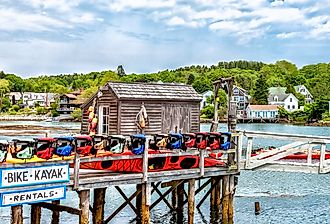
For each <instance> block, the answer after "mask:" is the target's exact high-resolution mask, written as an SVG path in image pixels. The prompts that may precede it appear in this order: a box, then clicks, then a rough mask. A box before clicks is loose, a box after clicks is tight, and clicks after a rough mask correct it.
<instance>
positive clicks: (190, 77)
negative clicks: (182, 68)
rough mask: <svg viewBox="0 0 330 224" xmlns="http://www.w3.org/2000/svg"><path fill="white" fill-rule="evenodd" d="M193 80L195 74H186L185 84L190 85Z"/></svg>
mask: <svg viewBox="0 0 330 224" xmlns="http://www.w3.org/2000/svg"><path fill="white" fill-rule="evenodd" d="M194 81H195V76H194V75H193V74H191V73H190V74H189V76H188V80H187V84H188V85H192V84H193V83H194Z"/></svg>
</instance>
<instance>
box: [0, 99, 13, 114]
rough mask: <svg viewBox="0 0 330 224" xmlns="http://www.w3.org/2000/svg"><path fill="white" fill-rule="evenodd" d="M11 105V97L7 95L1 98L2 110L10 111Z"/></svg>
mask: <svg viewBox="0 0 330 224" xmlns="http://www.w3.org/2000/svg"><path fill="white" fill-rule="evenodd" d="M10 107H11V102H10V99H9V98H7V97H3V98H0V111H1V112H5V111H8V110H9V108H10Z"/></svg>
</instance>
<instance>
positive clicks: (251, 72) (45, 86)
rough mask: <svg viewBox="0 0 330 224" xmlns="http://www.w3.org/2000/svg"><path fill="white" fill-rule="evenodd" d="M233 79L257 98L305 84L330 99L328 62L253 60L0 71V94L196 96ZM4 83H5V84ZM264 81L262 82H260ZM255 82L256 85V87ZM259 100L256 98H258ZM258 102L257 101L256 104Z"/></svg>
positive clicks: (319, 97)
mask: <svg viewBox="0 0 330 224" xmlns="http://www.w3.org/2000/svg"><path fill="white" fill-rule="evenodd" d="M230 76H234V77H235V82H236V85H238V86H240V87H242V88H244V89H247V90H249V91H250V94H251V95H252V96H255V95H258V91H259V90H260V89H261V88H268V87H270V86H284V87H288V89H289V90H290V89H292V87H293V86H294V85H299V84H304V85H305V86H306V87H307V88H308V89H309V90H310V92H311V93H312V94H313V96H314V97H315V98H316V99H321V98H322V99H330V63H329V64H327V63H320V64H315V65H307V66H304V67H302V68H301V69H298V68H297V66H296V65H294V64H292V63H290V62H287V61H278V62H276V63H275V64H264V63H262V62H254V61H232V62H219V63H218V64H217V65H212V66H200V65H197V66H195V65H193V66H189V67H182V68H178V69H175V70H164V71H160V72H157V73H149V74H127V75H124V71H123V69H122V70H121V71H120V72H119V73H118V72H114V71H102V72H91V73H88V74H76V73H75V74H67V75H52V76H38V77H35V78H28V79H22V78H21V77H20V76H19V74H16V75H14V74H6V73H5V71H4V72H0V92H2V93H5V92H8V91H19V92H27V91H31V92H45V91H47V92H55V93H65V92H70V91H73V90H77V89H84V90H87V91H85V95H86V96H87V95H89V94H91V93H92V92H94V91H95V90H96V89H97V87H98V86H101V85H104V84H105V83H106V82H108V81H111V80H114V81H124V82H156V81H162V82H179V83H187V84H191V85H192V86H193V87H194V88H195V89H196V90H197V91H198V92H199V93H203V92H205V91H207V90H210V89H212V82H213V81H214V80H217V79H218V78H220V77H230ZM5 80H8V82H7V81H5ZM263 80H266V81H265V82H262V81H263ZM259 81H261V82H259ZM256 83H258V85H256ZM257 98H258V97H256V99H257ZM256 103H258V102H256Z"/></svg>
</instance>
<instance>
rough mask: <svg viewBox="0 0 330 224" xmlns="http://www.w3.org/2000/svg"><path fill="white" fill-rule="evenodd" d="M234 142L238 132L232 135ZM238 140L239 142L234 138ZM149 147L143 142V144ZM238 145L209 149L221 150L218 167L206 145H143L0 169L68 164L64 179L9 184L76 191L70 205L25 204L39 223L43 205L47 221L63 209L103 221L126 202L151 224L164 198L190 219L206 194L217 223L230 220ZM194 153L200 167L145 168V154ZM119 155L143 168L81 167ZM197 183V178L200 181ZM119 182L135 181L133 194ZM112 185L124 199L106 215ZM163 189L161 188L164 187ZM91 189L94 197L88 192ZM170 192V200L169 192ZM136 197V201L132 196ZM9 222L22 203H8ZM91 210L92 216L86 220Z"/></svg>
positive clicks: (83, 223) (18, 221)
mask: <svg viewBox="0 0 330 224" xmlns="http://www.w3.org/2000/svg"><path fill="white" fill-rule="evenodd" d="M235 140H236V141H238V137H237V136H236V137H235ZM237 144H238V145H239V143H237ZM146 148H147V147H146ZM238 149H239V148H238V147H235V148H234V149H230V150H228V151H222V150H218V151H212V153H222V154H223V155H224V156H223V157H224V159H223V161H224V162H225V165H224V166H219V167H204V158H205V157H207V156H208V154H210V153H211V151H205V150H197V149H196V150H192V151H189V152H173V153H169V154H148V153H147V150H145V153H144V154H143V155H133V156H131V155H123V156H116V157H111V156H108V157H93V158H91V157H88V158H84V157H79V154H76V156H75V158H74V159H73V160H69V161H65V160H63V161H56V162H55V161H54V162H42V163H23V164H3V165H2V167H1V168H2V169H19V168H24V169H25V170H27V169H29V168H35V167H45V166H53V165H56V166H58V165H70V167H71V168H70V169H69V170H70V179H69V181H67V182H64V183H44V184H36V185H33V186H32V187H31V186H30V185H28V186H17V187H10V192H24V191H27V190H31V188H35V189H50V188H53V187H58V186H64V187H65V189H66V191H75V192H77V197H79V207H78V208H74V207H68V206H64V205H61V201H60V200H54V201H52V202H50V201H48V202H38V203H27V204H28V205H30V206H31V208H32V209H31V216H30V219H31V223H34V224H40V223H41V222H40V220H41V213H42V209H48V210H51V211H52V214H53V215H52V218H51V220H50V221H49V223H52V224H57V223H59V216H60V214H61V212H67V213H69V214H72V215H75V216H77V219H79V224H88V223H94V224H101V223H102V224H106V223H111V221H112V220H113V219H114V217H116V215H118V214H119V213H120V212H121V211H122V210H123V209H124V208H125V207H126V206H129V207H130V208H131V209H132V210H133V212H134V213H135V215H136V217H132V220H135V221H137V223H150V213H151V212H152V211H153V209H154V208H155V207H156V206H157V205H158V204H159V203H160V202H165V204H166V206H167V209H168V210H169V211H175V212H176V215H177V220H179V221H180V220H181V221H182V220H183V217H184V215H183V211H184V210H185V209H184V207H187V212H188V214H187V216H188V223H189V224H192V223H195V222H194V214H195V211H196V209H198V208H199V207H200V206H201V205H202V204H203V203H204V202H205V200H206V199H207V198H209V199H208V200H210V211H212V212H214V214H215V215H216V216H217V217H218V219H219V220H221V223H233V214H234V207H233V199H234V193H235V189H236V185H237V176H238V175H239V172H240V170H239V166H237V164H239V159H240V157H239V156H237V155H238ZM230 154H232V155H234V156H233V158H235V159H234V160H233V161H230V159H229V160H228V158H231V157H230V156H228V155H230ZM169 155H170V156H198V157H199V167H198V168H194V169H181V170H166V171H160V172H150V171H148V159H149V158H155V157H166V156H169ZM123 159H142V161H143V172H141V173H115V172H111V171H106V170H88V169H79V167H80V164H81V163H86V162H97V161H101V162H102V161H111V160H123ZM201 180H202V182H203V184H201V185H200V186H199V187H198V186H197V184H196V182H197V181H201ZM123 185H125V186H126V185H131V186H135V188H136V191H135V192H134V193H133V194H132V195H126V194H125V192H124V191H123V190H122V189H121V186H123ZM109 186H114V187H115V188H111V189H112V190H114V189H115V190H116V191H117V193H118V197H122V198H123V199H124V200H125V202H124V203H123V204H121V205H120V206H118V207H117V208H116V209H114V211H112V212H111V215H110V216H108V217H104V211H105V209H107V207H106V205H105V197H106V194H107V191H109V189H108V187H109ZM163 188H164V189H163ZM8 190H9V189H8V188H1V189H0V193H1V194H3V193H6V192H7V193H8ZM92 192H93V195H94V196H93V198H91V194H92ZM154 194H156V195H158V198H157V199H156V200H154V201H152V200H151V195H154ZM197 194H203V195H202V199H201V200H200V201H198V202H197V201H195V196H196V195H197ZM169 195H171V200H168V199H167V196H169ZM134 199H135V204H134V203H133V200H134ZM11 210H12V222H11V223H12V224H22V223H23V205H16V206H12V209H11ZM90 215H91V217H92V220H90V218H89V217H90Z"/></svg>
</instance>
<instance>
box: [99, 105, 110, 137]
mask: <svg viewBox="0 0 330 224" xmlns="http://www.w3.org/2000/svg"><path fill="white" fill-rule="evenodd" d="M109 115H110V108H109V107H108V106H100V107H99V134H106V135H107V134H108V133H109Z"/></svg>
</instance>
